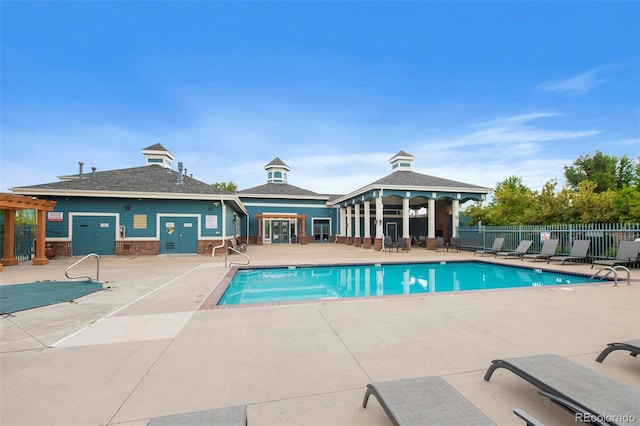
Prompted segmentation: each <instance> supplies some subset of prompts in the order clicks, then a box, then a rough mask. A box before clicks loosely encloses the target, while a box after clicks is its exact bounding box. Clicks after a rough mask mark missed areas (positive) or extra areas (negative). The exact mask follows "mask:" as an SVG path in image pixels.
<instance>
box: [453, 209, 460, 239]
mask: <svg viewBox="0 0 640 426" xmlns="http://www.w3.org/2000/svg"><path fill="white" fill-rule="evenodd" d="M451 215H452V217H451V219H452V220H451V226H452V227H453V229H452V230H451V232H452V235H451V237H452V238H457V237H458V227H459V226H460V200H452V201H451Z"/></svg>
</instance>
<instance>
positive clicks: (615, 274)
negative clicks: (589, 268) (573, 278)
mask: <svg viewBox="0 0 640 426" xmlns="http://www.w3.org/2000/svg"><path fill="white" fill-rule="evenodd" d="M618 269H622V270H624V271H627V285H631V272H630V271H629V269H628V268H627V267H625V266H622V265H615V266H604V267H602V268H600V269H598V271H597V272H596V273H595V274H593V275H591V277H589V281H591V280H592V279H594V278H595V277H597V276H599V275H600V273H601V272H603V271H607V273H606V274H604V275H603V276H602V277H600V278H607V277H608V276H609V275H610V274H611V273H612V272H613V280H614V284H613V285H614V286H617V285H618V271H617V270H618Z"/></svg>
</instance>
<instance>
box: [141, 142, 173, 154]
mask: <svg viewBox="0 0 640 426" xmlns="http://www.w3.org/2000/svg"><path fill="white" fill-rule="evenodd" d="M142 150H143V151H167V152H169V150H168V149H167V148H165V147H164V146H162V144H160V143H154V144H153V145H151V146H148V147H146V148H142Z"/></svg>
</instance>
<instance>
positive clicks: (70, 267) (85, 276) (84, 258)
mask: <svg viewBox="0 0 640 426" xmlns="http://www.w3.org/2000/svg"><path fill="white" fill-rule="evenodd" d="M90 257H95V258H96V281H99V280H100V256H98V255H97V254H95V253H89V254H88V255H86V256H85V257H83V258H82V259H80V260H78V261H77V262H76V263H74V264H73V265H71V266H69V267H68V268H67V269H66V270H65V271H64V275H65V276H66V277H67V278H69V279H70V280H76V279H78V278H86V279H88V280H89V281H93V279H92V278H91V277H90V276H88V275H81V276H78V277H71V276H69V271H70V270H71V269H73V268H74V267H75V266H77V265H78V264H79V263H81V262H83V261H85V260H87V259H88V258H90Z"/></svg>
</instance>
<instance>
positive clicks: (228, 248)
mask: <svg viewBox="0 0 640 426" xmlns="http://www.w3.org/2000/svg"><path fill="white" fill-rule="evenodd" d="M229 250H231V251H233V252H235V253H238V254H241V255H243V256H244V257H246V258H247V263H239V262H231V263H229V264H228V265H227V257H229ZM249 263H251V258H250V257H249V256H247V255H246V254H244V253H242V252H241V251H239V250H236V249H234V248H233V247H227V250H225V252H224V267H225V268H226V267H228V266H231V265H248V264H249Z"/></svg>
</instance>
